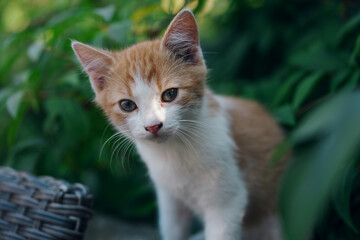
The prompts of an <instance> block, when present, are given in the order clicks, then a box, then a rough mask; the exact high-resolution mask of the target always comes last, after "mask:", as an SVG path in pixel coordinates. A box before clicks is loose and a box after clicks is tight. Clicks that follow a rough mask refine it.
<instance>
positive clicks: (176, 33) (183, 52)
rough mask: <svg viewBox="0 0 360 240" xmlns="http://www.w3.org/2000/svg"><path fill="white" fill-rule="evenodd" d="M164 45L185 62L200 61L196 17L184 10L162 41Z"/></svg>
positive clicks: (172, 23)
mask: <svg viewBox="0 0 360 240" xmlns="http://www.w3.org/2000/svg"><path fill="white" fill-rule="evenodd" d="M162 43H163V45H164V46H165V47H166V48H167V49H169V50H170V51H171V52H173V53H174V54H175V56H176V57H177V58H182V59H184V60H185V61H188V60H191V61H192V62H193V63H196V62H197V60H198V54H197V53H198V47H199V32H198V27H197V24H196V20H195V18H194V15H193V14H192V13H191V11H189V10H183V11H181V12H180V13H178V15H176V17H175V18H174V20H173V21H172V22H171V23H170V26H169V27H168V30H167V31H166V33H165V36H164V37H163V40H162Z"/></svg>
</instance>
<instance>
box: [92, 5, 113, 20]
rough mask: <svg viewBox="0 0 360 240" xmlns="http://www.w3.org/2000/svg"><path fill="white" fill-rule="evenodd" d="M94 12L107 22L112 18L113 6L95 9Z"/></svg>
mask: <svg viewBox="0 0 360 240" xmlns="http://www.w3.org/2000/svg"><path fill="white" fill-rule="evenodd" d="M94 12H95V13H96V14H98V15H100V16H101V17H102V18H103V19H104V20H105V21H107V22H109V21H110V20H111V19H112V18H113V17H114V13H115V6H114V5H109V6H107V7H103V8H96V9H95V10H94Z"/></svg>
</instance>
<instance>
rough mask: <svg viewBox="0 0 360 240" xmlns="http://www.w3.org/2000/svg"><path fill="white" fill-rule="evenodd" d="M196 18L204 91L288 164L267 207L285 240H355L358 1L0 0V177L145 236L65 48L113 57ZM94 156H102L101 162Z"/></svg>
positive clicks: (145, 200) (149, 198)
mask: <svg viewBox="0 0 360 240" xmlns="http://www.w3.org/2000/svg"><path fill="white" fill-rule="evenodd" d="M183 6H187V7H190V8H191V9H193V10H194V13H195V15H196V17H197V19H198V23H199V28H200V36H201V45H202V49H203V52H204V57H205V59H206V62H207V65H208V67H209V68H210V69H211V70H210V74H209V81H208V84H209V85H210V86H211V88H212V89H213V90H214V91H215V92H217V93H221V94H230V95H237V96H242V97H245V98H250V99H256V100H258V101H259V102H261V103H262V104H264V105H265V106H266V107H267V108H268V109H269V110H270V111H271V112H272V114H273V115H274V116H275V117H276V119H277V120H278V121H279V122H280V124H282V125H283V127H284V128H285V129H286V131H287V135H288V136H289V137H288V140H287V141H286V142H284V143H283V144H282V145H281V146H279V148H278V151H277V154H275V156H274V159H273V163H274V164H276V160H277V159H278V156H280V155H281V153H282V152H284V151H286V149H288V148H289V147H293V148H294V156H295V157H294V159H293V162H292V164H291V166H290V167H289V171H288V174H287V176H286V178H285V180H284V184H283V191H282V194H281V198H280V209H281V213H282V216H283V221H284V229H285V233H286V236H287V239H291V240H293V239H294V240H302V239H308V238H309V237H310V238H312V239H349V240H350V239H360V234H358V230H360V174H359V170H360V167H359V166H360V164H359V163H360V158H359V157H360V154H359V153H360V91H359V82H360V14H359V10H360V2H359V1H356V0H353V1H351V0H343V1H340V0H338V1H335V0H292V1H289V0H198V1H185V0H177V1H171V0H163V1H152V0H148V1H125V0H123V1H121V0H119V1H110V0H104V1H90V0H87V1H86V0H58V1H51V0H31V1H30V0H12V1H1V2H0V18H1V19H0V165H6V166H11V167H13V168H15V169H17V170H25V171H29V172H32V173H34V174H37V175H51V176H54V177H57V178H64V179H66V180H68V181H71V182H82V183H84V184H86V185H88V186H90V188H91V190H92V192H93V193H94V195H95V206H94V208H95V209H96V210H97V211H100V212H105V213H107V214H112V215H114V216H115V217H118V218H121V219H125V220H127V221H142V222H149V223H151V224H155V222H156V207H157V206H156V202H155V199H154V193H153V190H152V186H151V183H150V182H149V179H148V176H147V173H146V169H145V166H144V165H143V164H142V163H141V162H140V161H139V159H138V156H137V154H136V153H135V151H134V149H133V147H132V146H129V145H127V144H126V143H125V142H124V140H123V139H118V138H116V137H115V138H111V139H110V140H109V141H107V139H109V138H110V137H111V136H112V135H113V134H114V133H115V132H114V131H113V129H112V127H111V126H109V124H108V121H107V120H106V119H105V117H104V116H103V114H102V112H101V111H100V110H99V109H97V108H96V107H95V105H94V104H93V102H92V99H93V93H92V91H91V88H90V84H89V83H88V81H87V77H86V75H85V74H84V73H81V69H80V67H79V64H78V62H77V60H76V59H75V56H74V54H73V52H72V51H71V47H70V39H76V40H78V41H81V42H85V43H88V44H92V45H95V46H98V47H104V48H107V49H122V48H124V47H126V46H129V45H131V44H134V43H136V42H139V41H143V40H146V39H149V38H150V39H154V38H157V37H161V35H162V34H163V32H164V30H165V29H166V27H167V25H168V24H169V22H170V21H171V19H172V18H173V16H174V14H175V13H176V12H177V11H178V10H180V9H181V8H182V7H183ZM101 149H102V150H101Z"/></svg>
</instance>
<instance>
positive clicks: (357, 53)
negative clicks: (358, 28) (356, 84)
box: [350, 34, 360, 67]
mask: <svg viewBox="0 0 360 240" xmlns="http://www.w3.org/2000/svg"><path fill="white" fill-rule="evenodd" d="M350 64H351V65H353V66H354V67H358V66H360V34H359V36H358V37H357V39H356V43H355V49H354V51H353V52H352V54H351V57H350Z"/></svg>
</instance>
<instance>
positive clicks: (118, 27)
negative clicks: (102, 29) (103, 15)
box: [108, 20, 132, 44]
mask: <svg viewBox="0 0 360 240" xmlns="http://www.w3.org/2000/svg"><path fill="white" fill-rule="evenodd" d="M131 27H132V23H131V21H129V20H127V21H122V22H115V23H113V24H111V25H110V26H109V30H108V34H109V37H110V38H111V39H112V40H114V41H115V42H117V43H120V44H125V43H126V37H127V35H128V33H130V30H131Z"/></svg>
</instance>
